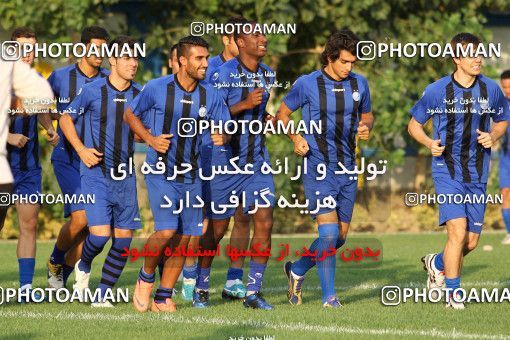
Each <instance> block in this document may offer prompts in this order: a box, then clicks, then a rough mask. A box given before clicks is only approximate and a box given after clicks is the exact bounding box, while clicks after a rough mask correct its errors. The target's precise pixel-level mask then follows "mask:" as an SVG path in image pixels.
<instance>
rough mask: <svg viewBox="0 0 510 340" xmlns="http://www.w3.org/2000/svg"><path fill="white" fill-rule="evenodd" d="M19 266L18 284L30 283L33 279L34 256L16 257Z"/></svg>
mask: <svg viewBox="0 0 510 340" xmlns="http://www.w3.org/2000/svg"><path fill="white" fill-rule="evenodd" d="M18 267H19V286H20V288H21V287H23V286H25V285H31V284H32V280H33V279H34V272H35V258H33V257H25V258H21V259H18Z"/></svg>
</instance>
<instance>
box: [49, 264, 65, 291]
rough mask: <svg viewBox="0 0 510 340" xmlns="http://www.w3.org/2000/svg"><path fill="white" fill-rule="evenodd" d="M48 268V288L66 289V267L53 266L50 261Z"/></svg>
mask: <svg viewBox="0 0 510 340" xmlns="http://www.w3.org/2000/svg"><path fill="white" fill-rule="evenodd" d="M46 267H47V268H48V286H49V287H50V288H55V289H60V288H64V268H63V267H64V266H63V265H61V264H53V263H51V261H50V260H48V263H47V264H46Z"/></svg>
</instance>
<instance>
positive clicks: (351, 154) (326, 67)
mask: <svg viewBox="0 0 510 340" xmlns="http://www.w3.org/2000/svg"><path fill="white" fill-rule="evenodd" d="M358 41H359V39H358V37H357V36H356V35H355V34H354V33H353V32H352V31H350V30H347V29H345V30H341V31H337V32H335V33H333V34H332V35H331V36H330V37H329V38H328V41H327V43H326V46H325V48H324V51H323V52H322V54H321V63H322V65H323V67H322V68H321V69H320V70H317V71H314V72H312V73H309V74H306V75H303V76H301V77H299V78H298V79H297V80H296V82H295V83H294V85H293V86H292V88H291V90H290V91H289V93H287V95H286V96H285V97H284V99H283V103H282V104H281V106H280V108H279V110H278V114H277V117H278V119H279V120H281V121H282V122H283V123H284V124H285V125H287V124H288V122H289V121H290V118H289V116H290V115H291V114H292V112H294V111H296V110H297V109H299V108H301V110H302V115H303V118H302V119H303V121H304V122H306V124H307V125H308V126H309V125H310V122H316V123H319V122H320V123H321V128H322V133H321V134H305V135H304V136H303V135H301V134H292V133H289V137H290V139H291V140H292V142H293V143H294V152H295V153H296V154H298V155H299V156H303V157H306V158H307V166H308V168H307V173H306V174H303V184H304V189H305V196H306V198H307V199H308V200H309V201H310V202H311V203H310V205H311V206H310V207H309V210H316V208H317V206H316V204H317V200H323V199H325V198H326V197H332V198H333V199H334V200H335V202H336V208H330V207H328V208H326V207H322V208H320V209H319V210H318V212H317V214H316V215H314V216H313V217H315V219H316V220H317V224H318V233H319V237H318V238H317V239H316V240H315V241H314V242H313V243H312V245H311V246H310V250H311V251H317V254H318V255H317V257H316V258H315V259H312V258H310V257H302V258H301V259H299V260H298V261H296V262H294V263H292V262H287V263H286V264H285V267H284V271H285V274H286V275H287V278H288V281H289V290H288V298H289V302H290V303H291V304H293V305H299V304H301V303H302V298H301V295H302V294H301V286H302V283H303V280H304V278H305V274H306V273H307V272H308V271H309V270H310V269H311V268H312V267H313V266H315V265H317V272H318V274H319V279H320V282H321V287H322V303H323V306H325V307H333V308H337V307H340V306H341V304H340V302H339V301H338V298H337V295H336V293H335V269H336V256H327V257H326V258H325V259H323V260H319V259H320V258H321V257H322V256H323V254H324V253H323V252H324V251H327V250H328V249H330V248H335V249H338V248H340V247H341V246H342V245H343V244H344V243H345V240H346V237H347V232H348V230H349V224H350V222H351V217H352V211H353V208H354V201H355V199H356V189H357V179H355V180H353V179H351V178H349V175H348V174H341V175H338V174H335V171H336V170H339V169H340V167H339V163H341V164H342V165H343V166H344V167H345V168H347V169H348V170H353V168H354V167H355V165H356V154H355V151H356V134H358V136H359V138H360V139H361V140H367V139H368V137H369V132H370V129H371V128H372V125H373V120H374V118H373V114H372V112H371V101H370V90H369V88H368V82H367V80H366V79H365V78H364V77H363V76H361V75H359V74H356V73H354V72H352V67H353V66H354V63H355V62H356V60H357V57H356V44H357V43H358ZM318 166H325V169H326V171H327V174H326V177H325V178H324V179H323V180H317V177H319V174H318V169H317V167H318Z"/></svg>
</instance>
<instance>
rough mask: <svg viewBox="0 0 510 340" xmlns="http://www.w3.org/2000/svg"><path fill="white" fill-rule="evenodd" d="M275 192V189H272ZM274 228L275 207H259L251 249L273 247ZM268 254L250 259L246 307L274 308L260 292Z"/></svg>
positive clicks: (255, 216) (256, 213)
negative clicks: (272, 235)
mask: <svg viewBox="0 0 510 340" xmlns="http://www.w3.org/2000/svg"><path fill="white" fill-rule="evenodd" d="M272 191H273V192H274V190H272ZM272 229H273V208H272V207H270V208H259V209H258V210H257V211H256V212H255V214H253V237H252V239H251V243H250V249H254V247H255V246H256V245H257V246H258V247H259V249H261V250H264V249H268V248H271V232H272ZM268 261H269V257H267V256H252V258H251V261H250V271H249V274H248V284H247V285H246V290H247V292H246V298H245V300H244V303H243V304H244V306H245V307H251V308H257V309H263V310H272V309H273V308H274V307H273V306H272V305H270V304H269V303H267V302H266V301H265V300H264V298H262V296H261V294H260V290H261V288H262V282H263V280H264V272H265V271H266V267H267V262H268Z"/></svg>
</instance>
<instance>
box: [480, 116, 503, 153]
mask: <svg viewBox="0 0 510 340" xmlns="http://www.w3.org/2000/svg"><path fill="white" fill-rule="evenodd" d="M507 127H508V122H507V121H506V120H502V121H499V122H494V123H493V124H492V129H491V131H490V132H484V131H480V130H479V129H476V133H478V137H477V140H478V143H479V144H482V146H483V147H484V148H487V149H489V148H491V147H492V146H493V145H494V143H496V142H497V141H498V139H500V138H501V137H502V136H503V135H504V134H505V132H506V129H507Z"/></svg>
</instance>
